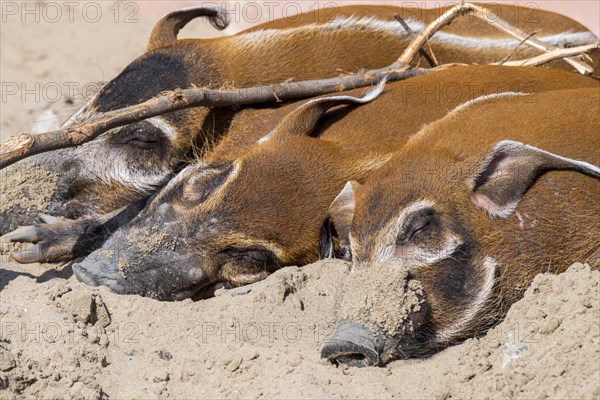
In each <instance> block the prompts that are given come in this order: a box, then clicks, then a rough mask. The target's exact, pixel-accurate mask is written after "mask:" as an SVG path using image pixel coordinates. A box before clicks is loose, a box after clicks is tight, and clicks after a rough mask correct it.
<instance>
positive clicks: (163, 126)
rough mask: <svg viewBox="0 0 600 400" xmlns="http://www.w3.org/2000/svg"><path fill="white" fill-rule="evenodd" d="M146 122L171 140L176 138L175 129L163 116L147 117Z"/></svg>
mask: <svg viewBox="0 0 600 400" xmlns="http://www.w3.org/2000/svg"><path fill="white" fill-rule="evenodd" d="M146 122H148V123H149V124H151V125H152V126H154V127H155V128H158V129H160V130H161V131H162V132H163V133H164V134H165V135H166V136H167V137H168V138H169V139H170V140H171V141H173V140H175V139H176V138H177V129H176V128H175V127H174V126H173V124H171V123H170V122H169V121H167V120H166V119H164V118H163V117H160V116H159V117H152V118H148V119H147V120H146Z"/></svg>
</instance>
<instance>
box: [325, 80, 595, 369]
mask: <svg viewBox="0 0 600 400" xmlns="http://www.w3.org/2000/svg"><path fill="white" fill-rule="evenodd" d="M599 105H600V92H599V91H598V86H597V85H596V84H594V85H590V87H589V88H580V89H566V90H556V91H548V92H542V93H532V94H528V95H527V96H521V95H515V94H514V93H509V94H502V93H500V94H499V95H492V96H485V97H484V98H480V99H479V100H477V99H475V101H470V102H467V103H466V104H463V105H460V106H459V107H458V109H456V108H455V109H452V108H450V111H449V112H448V113H447V115H446V116H444V117H443V118H440V119H439V120H437V121H435V122H432V123H430V124H428V125H427V126H425V127H424V128H423V129H421V130H420V131H419V132H418V133H417V134H415V135H414V136H413V137H411V138H410V139H409V141H408V143H407V144H406V145H405V146H404V147H403V148H402V149H401V150H400V151H399V152H398V153H397V154H396V155H395V156H394V157H393V158H392V159H391V160H390V161H389V162H388V163H386V164H385V165H384V166H383V167H381V168H380V169H379V170H378V171H376V172H375V173H373V174H372V175H371V176H370V177H369V178H368V179H367V180H366V182H365V183H364V184H363V185H361V186H357V185H355V186H352V187H353V188H354V189H353V190H354V191H355V193H354V194H353V195H352V196H347V197H352V198H353V199H354V206H353V209H352V217H351V219H350V220H351V227H350V228H348V227H341V229H337V231H338V232H350V235H349V241H350V246H351V248H352V255H353V262H354V263H359V264H364V263H369V262H378V261H380V260H381V257H382V254H384V255H385V257H386V258H387V259H390V260H396V261H398V260H399V261H401V262H402V263H403V264H405V265H406V266H407V267H408V268H409V273H410V277H411V278H413V279H417V280H419V281H420V282H421V284H422V285H423V288H424V293H425V296H426V299H427V303H428V305H429V307H430V309H431V315H430V320H429V321H428V323H425V324H423V332H421V333H417V334H416V335H417V336H418V337H420V339H419V340H421V342H419V341H418V340H417V341H415V340H414V338H413V339H410V340H409V338H394V339H389V340H397V343H396V344H397V346H400V347H401V348H394V346H393V345H390V344H389V343H388V345H387V346H386V347H387V348H388V349H389V351H390V353H389V354H386V355H384V356H383V357H384V358H385V359H386V360H390V359H393V358H395V357H412V356H419V355H423V354H427V353H428V352H431V351H435V350H437V349H439V348H443V347H445V346H447V345H450V344H453V343H456V342H457V341H460V340H463V339H465V338H468V337H473V336H477V335H480V334H482V333H483V332H485V330H486V329H488V328H489V327H490V326H493V325H494V324H496V323H498V322H499V321H500V320H501V318H502V317H503V315H504V314H505V313H506V311H507V310H508V307H510V305H511V304H512V303H514V302H515V301H517V300H518V299H519V298H520V297H521V296H522V295H523V293H524V292H525V290H526V289H527V287H528V286H529V284H530V283H531V282H532V280H533V278H534V277H535V276H536V275H537V274H538V273H543V272H551V273H560V272H563V271H565V270H566V269H567V268H568V266H569V265H571V264H572V263H573V262H584V263H589V264H590V265H592V267H593V268H596V269H597V268H600V258H599V257H598V247H599V246H600V239H599V238H600V221H599V220H598V218H597V216H598V213H599V212H600V206H599V204H598V202H597V193H598V192H599V191H600V180H599V179H598V178H599V177H600V174H599V172H598V171H599V169H598V163H599V161H600V160H599V158H598V152H597V149H598V148H599V147H600V137H599V136H598V135H597V133H596V132H597V129H598V126H600V119H599V118H598V116H599V115H600V113H599V112H600V109H599ZM482 121H485V123H484V124H483V123H482ZM473 182H475V184H474V183H473ZM481 197H483V198H485V199H486V201H479V200H475V199H476V198H481ZM505 204H507V205H509V206H507V207H505V208H504V209H503V210H504V211H503V214H502V215H501V217H502V218H493V216H494V212H493V210H497V209H500V208H501V207H503V205H505ZM512 204H514V206H512ZM339 208H340V207H339V205H336V207H335V208H334V210H337V209H339ZM482 208H483V209H482ZM490 208H491V209H492V211H490ZM346 214H347V210H346ZM398 216H400V217H398ZM330 218H331V219H332V220H333V221H336V215H335V214H333V215H330ZM348 220H349V218H348V216H347V215H345V214H344V220H342V221H348ZM451 238H455V239H453V240H449V239H451ZM344 240H345V239H344V238H338V241H339V242H344ZM431 254H435V255H437V257H431V256H430V255H431ZM427 255H429V256H427ZM424 256H427V257H424ZM390 301H393V298H391V299H390ZM402 346H406V347H402Z"/></svg>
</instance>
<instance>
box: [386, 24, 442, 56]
mask: <svg viewBox="0 0 600 400" xmlns="http://www.w3.org/2000/svg"><path fill="white" fill-rule="evenodd" d="M394 19H395V20H396V21H398V22H399V23H400V25H402V28H404V30H405V31H406V32H407V33H408V34H409V35H410V36H414V35H415V32H414V31H413V30H412V29H410V26H408V24H407V23H406V21H404V19H403V18H402V17H401V16H400V14H394ZM428 44H429V43H428ZM429 51H431V46H429ZM419 54H420V55H421V56H423V58H425V59H426V60H427V62H428V63H429V65H431V66H432V67H437V66H438V65H439V64H438V63H437V60H436V59H435V56H433V58H432V57H430V56H429V54H428V53H427V52H426V51H425V49H423V48H421V49H420V50H419ZM431 54H432V55H433V52H432V53H431Z"/></svg>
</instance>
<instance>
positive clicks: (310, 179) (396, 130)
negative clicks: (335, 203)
mask: <svg viewBox="0 0 600 400" xmlns="http://www.w3.org/2000/svg"><path fill="white" fill-rule="evenodd" d="M465 74H468V76H469V77H470V80H471V82H473V84H474V87H475V88H476V90H474V91H472V90H469V91H461V92H460V94H459V96H456V97H453V98H452V99H447V98H443V97H442V98H439V99H434V100H432V99H428V98H427V96H423V95H422V91H421V90H419V88H423V87H425V88H429V90H430V91H431V87H432V86H433V87H436V85H452V86H453V87H456V86H457V85H458V86H459V87H460V84H461V83H462V82H464V76H465ZM490 82H491V83H493V85H487V84H489V83H490ZM523 85H529V88H530V90H533V91H542V90H549V89H552V88H556V87H559V88H564V87H571V86H573V87H590V86H591V87H597V82H596V81H595V80H593V79H591V78H585V77H583V76H580V75H577V74H572V73H568V72H564V71H557V70H544V69H533V68H509V67H491V66H481V67H457V68H455V69H449V70H446V71H440V72H437V73H435V74H432V75H426V76H421V77H417V78H414V79H411V80H408V81H403V82H396V83H391V84H389V86H388V88H387V90H386V91H385V92H384V93H383V94H382V95H381V96H380V98H378V99H376V100H374V101H372V102H371V103H368V104H366V105H362V106H358V107H357V106H350V107H344V108H340V109H338V110H333V111H330V112H329V113H327V114H326V116H325V119H324V120H323V121H321V123H320V124H318V126H317V127H316V129H315V131H314V132H312V134H313V135H319V138H313V137H307V136H304V135H300V136H289V135H279V136H277V135H276V136H274V137H272V138H271V139H270V140H269V141H267V142H266V143H263V144H260V145H254V143H255V142H256V141H257V140H258V139H259V138H260V137H262V136H264V135H266V134H267V133H269V132H270V131H272V130H273V129H274V128H275V127H276V126H277V125H278V122H279V121H281V119H282V117H283V116H285V115H287V114H289V113H290V112H291V111H293V110H294V109H295V108H296V107H297V105H287V106H285V107H282V108H281V109H278V110H262V111H261V112H262V113H263V114H261V116H260V118H253V119H252V120H251V122H252V123H253V125H251V128H250V127H248V128H247V129H248V130H247V131H243V132H242V133H241V134H240V136H235V135H231V136H229V137H228V138H227V139H226V140H225V141H223V142H221V143H220V144H219V145H218V146H217V147H215V149H214V150H213V151H212V152H211V154H209V155H208V156H207V157H206V158H205V160H204V161H203V162H201V163H200V164H199V165H196V166H191V167H189V168H187V169H186V170H184V171H183V172H182V173H181V174H180V175H179V176H177V177H175V178H174V179H173V180H172V181H171V182H170V183H169V184H168V185H167V187H165V188H164V189H163V190H162V191H161V192H160V193H159V194H158V195H157V197H156V198H154V199H153V200H152V202H151V203H150V205H149V206H148V207H147V209H146V210H145V211H144V212H143V214H142V215H141V216H140V217H139V218H138V219H137V220H136V221H134V222H133V224H132V225H131V226H128V227H125V228H123V229H122V230H121V231H120V232H118V235H116V236H114V237H113V238H111V239H110V240H109V242H107V244H106V245H105V247H108V248H110V246H115V245H116V246H122V245H123V243H128V242H129V243H131V244H132V246H133V245H134V243H133V242H132V241H133V240H134V239H135V240H139V237H138V236H136V237H135V238H134V237H131V238H129V236H128V231H129V230H130V229H132V228H136V227H137V228H139V227H144V226H146V227H150V226H153V227H157V226H160V227H165V228H164V229H165V230H166V229H167V228H166V227H167V226H170V227H173V228H172V229H173V230H174V231H173V232H174V233H172V234H173V235H174V236H175V237H177V238H179V239H174V240H175V241H177V242H178V243H186V245H185V247H181V248H179V249H178V250H177V254H171V255H169V258H167V257H166V256H165V257H164V259H159V258H158V257H156V258H145V263H148V265H149V266H154V267H156V265H160V266H162V265H163V264H162V263H166V264H164V265H171V263H173V261H172V259H171V257H174V256H175V255H177V256H181V255H185V256H186V257H193V258H195V261H194V268H200V269H201V270H202V273H203V274H204V276H205V277H206V278H207V281H203V282H202V283H201V284H200V283H199V285H200V286H201V285H206V284H209V283H214V282H216V281H226V282H230V283H233V284H239V283H248V282H249V281H250V277H255V279H256V278H262V277H264V272H265V270H264V269H263V270H260V271H256V270H252V268H255V266H249V265H248V264H247V263H237V262H235V261H232V260H230V259H228V258H227V257H225V256H223V252H224V251H225V252H226V251H227V249H231V248H235V249H240V248H241V249H248V248H252V247H253V246H254V247H256V246H259V247H263V248H266V249H268V250H269V251H271V252H272V253H273V254H274V256H275V257H276V259H275V260H274V264H272V265H270V266H268V267H267V268H266V271H270V270H272V269H273V268H275V267H277V266H282V265H293V264H296V265H302V264H306V263H309V262H311V261H315V260H316V259H317V256H318V252H317V244H318V240H319V227H320V225H321V223H322V221H323V219H324V218H325V215H326V213H327V208H328V207H329V204H330V203H331V201H332V200H333V198H334V197H335V195H336V194H337V193H338V192H339V190H340V189H341V187H342V186H343V184H344V182H345V181H347V180H351V179H353V180H358V181H363V180H364V179H366V178H367V176H368V175H369V174H370V173H372V172H373V171H374V170H376V169H377V168H378V167H380V166H381V164H382V163H383V162H385V161H386V160H387V159H388V158H389V157H390V156H391V155H392V154H393V152H394V151H395V150H397V149H399V148H401V147H402V146H403V145H404V144H405V143H406V140H407V139H408V137H409V136H410V135H411V134H412V133H414V132H416V131H417V130H418V129H419V128H420V127H421V126H423V125H424V124H426V123H427V122H429V121H431V119H433V118H438V117H441V116H443V115H444V114H445V113H446V112H447V111H448V110H449V109H450V108H452V107H454V106H456V105H458V104H460V103H462V102H464V101H466V100H468V99H471V98H473V97H474V96H478V95H481V94H486V93H490V92H496V91H498V90H500V91H505V90H515V86H516V87H517V88H521V87H522V86H523ZM415 88H417V90H415ZM442 92H443V91H442ZM358 93H360V91H357V92H355V93H354V94H358ZM350 94H353V93H350ZM247 122H249V121H248V120H246V119H245V118H244V113H242V114H241V116H240V117H239V118H236V119H234V121H233V125H232V126H234V127H235V126H241V125H243V124H245V123H247ZM250 139H251V140H250ZM241 148H244V149H245V150H241ZM213 170H214V172H210V173H208V175H207V171H213ZM234 170H235V171H237V172H232V171H234ZM213 176H221V177H222V179H224V181H223V180H221V181H220V183H218V184H213V183H212V182H215V179H214V178H212V177H213ZM224 182H226V183H224ZM207 188H210V189H207ZM206 196H208V197H206ZM204 197H206V199H205V200H202V201H200V202H198V200H197V199H199V198H204ZM137 228H136V229H137ZM161 229H162V228H161ZM168 229H169V230H171V228H168ZM165 232H166V231H165ZM130 239H131V240H130ZM181 246H183V244H182V245H181ZM98 254H101V251H100V253H98ZM121 254H122V256H123V257H137V255H135V254H131V255H129V256H128V255H127V253H121ZM94 257H96V258H97V257H98V256H94ZM161 257H162V256H161ZM224 257H225V258H224ZM92 259H95V258H92ZM103 262H107V261H106V260H105V261H103ZM186 262H189V260H187V261H186ZM182 265H183V264H182ZM262 267H263V266H261V268H262ZM86 268H93V267H89V266H88V267H86ZM106 268H107V270H108V269H110V266H107V267H106ZM161 268H162V267H161ZM190 268H192V267H190ZM132 274H133V275H135V273H134V272H132ZM133 275H132V276H133ZM137 281H138V282H142V281H143V278H141V277H140V278H137ZM169 282H171V280H170V278H169V277H165V278H164V282H163V283H164V284H167V283H169ZM125 283H127V282H125ZM135 290H140V291H141V290H144V289H143V287H142V288H139V289H135ZM142 293H146V292H142ZM180 294H181V293H172V292H171V293H169V296H177V295H180ZM149 295H155V296H159V295H156V294H149ZM160 296H167V295H166V294H164V293H163V294H162V295H160Z"/></svg>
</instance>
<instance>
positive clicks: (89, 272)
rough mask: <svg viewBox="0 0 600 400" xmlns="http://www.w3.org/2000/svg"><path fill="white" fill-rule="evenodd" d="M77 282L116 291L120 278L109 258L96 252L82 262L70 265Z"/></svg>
mask: <svg viewBox="0 0 600 400" xmlns="http://www.w3.org/2000/svg"><path fill="white" fill-rule="evenodd" d="M72 268H73V273H74V274H75V277H76V278H77V280H79V281H80V282H82V283H85V284H86V285H89V286H108V287H109V288H110V289H111V290H113V291H117V289H118V288H119V286H120V285H119V281H120V280H121V277H120V276H119V273H118V271H117V268H116V266H115V265H113V263H112V262H111V260H110V258H108V257H103V256H102V255H99V254H98V253H97V252H93V253H91V254H90V255H88V256H87V257H86V258H85V259H84V260H83V261H80V262H77V263H74V264H73V265H72Z"/></svg>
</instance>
